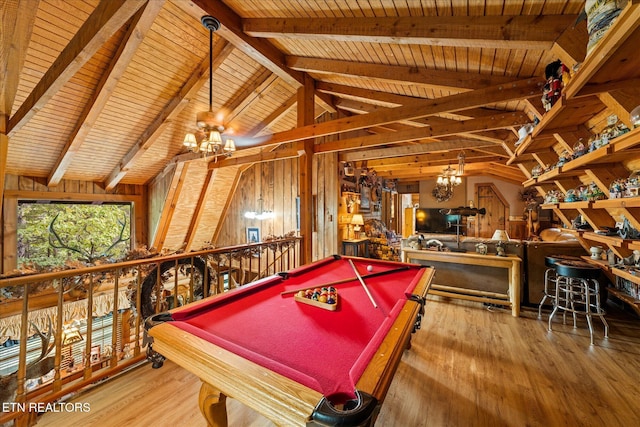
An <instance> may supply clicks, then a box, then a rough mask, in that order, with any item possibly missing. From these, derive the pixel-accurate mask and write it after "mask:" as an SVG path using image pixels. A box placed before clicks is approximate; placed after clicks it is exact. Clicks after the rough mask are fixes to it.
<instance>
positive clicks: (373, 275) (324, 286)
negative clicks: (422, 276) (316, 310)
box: [280, 266, 409, 295]
mask: <svg viewBox="0 0 640 427" xmlns="http://www.w3.org/2000/svg"><path fill="white" fill-rule="evenodd" d="M408 269H409V267H408V266H404V267H398V268H392V269H391V270H385V271H378V272H377V273H371V274H365V275H364V276H362V278H363V279H368V278H370V277H376V276H383V275H385V274H391V273H397V272H398V271H403V270H408ZM354 280H358V278H357V277H349V278H347V279H340V280H335V281H333V282H329V283H323V284H321V285H317V286H307V287H304V288H300V289H292V290H290V291H283V292H280V295H288V294H295V293H297V292H300V291H306V290H307V289H313V288H328V287H329V286H335V285H341V284H343V283H348V282H353V281H354Z"/></svg>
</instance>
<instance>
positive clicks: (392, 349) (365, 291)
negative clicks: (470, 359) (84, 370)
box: [145, 255, 433, 426]
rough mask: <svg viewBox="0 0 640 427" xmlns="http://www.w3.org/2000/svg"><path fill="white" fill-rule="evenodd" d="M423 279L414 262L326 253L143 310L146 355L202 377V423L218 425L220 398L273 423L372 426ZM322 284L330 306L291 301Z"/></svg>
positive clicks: (223, 419)
mask: <svg viewBox="0 0 640 427" xmlns="http://www.w3.org/2000/svg"><path fill="white" fill-rule="evenodd" d="M354 268H355V269H356V270H357V274H356V272H354ZM358 275H359V276H360V277H361V279H362V280H359V278H358ZM432 278H433V269H432V268H429V267H425V266H421V265H417V264H407V263H400V262H390V261H380V260H374V259H367V258H358V257H346V256H340V255H334V256H332V257H328V258H326V259H323V260H320V261H317V262H314V263H311V264H308V265H304V266H301V267H298V268H296V269H293V270H290V271H288V272H286V273H279V274H277V275H274V276H270V277H267V278H265V279H262V280H259V281H256V282H254V283H252V284H250V285H246V286H243V287H241V288H238V289H235V290H232V291H229V292H227V293H224V294H221V295H218V296H214V297H211V298H207V299H204V300H201V301H198V302H196V303H193V304H190V305H188V306H184V307H180V308H177V309H174V310H171V311H169V312H165V313H160V314H157V315H155V316H151V317H150V318H148V319H147V320H146V322H145V335H146V337H145V340H146V341H147V343H148V349H147V352H148V355H149V358H150V360H152V361H153V362H154V367H159V366H161V364H162V361H163V360H164V358H165V357H166V358H168V359H170V360H172V361H174V362H175V363H177V364H178V365H180V366H182V367H183V368H185V369H187V370H189V371H191V372H193V373H194V374H195V375H197V376H198V377H199V378H200V379H201V380H202V382H203V384H202V388H201V390H200V396H199V406H200V409H201V411H202V413H203V415H204V417H205V418H206V419H207V422H208V423H209V425H213V426H226V425H227V413H226V407H225V400H226V396H229V397H232V398H234V399H236V400H238V401H240V402H242V403H244V404H245V405H247V406H249V407H251V408H253V409H255V410H256V411H258V412H259V413H262V414H263V415H264V416H266V417H267V418H269V419H271V420H272V421H273V422H274V423H276V424H277V425H287V426H290V425H307V426H324V425H345V426H348V425H352V426H364V425H373V423H374V422H375V418H376V416H377V414H378V412H379V409H380V405H381V404H382V402H383V400H384V397H385V395H386V392H387V389H388V388H389V385H390V384H391V380H392V379H393V376H394V374H395V371H396V369H397V366H398V364H399V362H400V358H401V356H402V353H403V351H404V350H405V349H406V348H407V347H408V346H409V340H410V336H411V333H412V332H415V330H416V329H417V328H419V325H420V319H421V315H422V313H423V311H424V302H425V297H426V294H427V291H428V288H429V286H430V283H431V279H432ZM363 283H364V285H363ZM329 286H333V287H335V289H336V290H337V295H338V298H337V303H336V304H337V305H336V306H335V310H328V309H325V308H322V307H319V306H315V305H310V304H306V303H302V302H300V301H298V300H297V299H296V298H295V291H297V290H300V289H306V288H316V287H319V288H322V287H329ZM176 392H177V393H179V392H180V390H176Z"/></svg>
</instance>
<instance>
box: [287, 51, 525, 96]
mask: <svg viewBox="0 0 640 427" xmlns="http://www.w3.org/2000/svg"><path fill="white" fill-rule="evenodd" d="M287 65H288V66H289V67H291V68H292V69H294V70H299V71H305V72H307V73H321V74H341V75H351V76H358V77H369V78H373V79H380V80H388V81H393V82H394V83H396V84H402V85H408V86H411V85H415V84H419V85H422V86H425V87H428V88H431V89H437V90H445V91H454V92H461V91H467V90H473V89H480V88H483V87H487V86H495V85H498V84H505V83H508V82H511V81H513V78H512V77H507V76H493V75H487V74H479V73H464V72H458V71H448V70H433V69H427V68H417V67H401V66H396V65H384V64H371V63H364V62H356V61H337V60H335V59H323V58H303V57H299V56H289V57H287Z"/></svg>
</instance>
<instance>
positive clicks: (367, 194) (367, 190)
mask: <svg viewBox="0 0 640 427" xmlns="http://www.w3.org/2000/svg"><path fill="white" fill-rule="evenodd" d="M360 210H361V211H363V212H369V210H371V187H367V186H364V185H363V186H362V187H360Z"/></svg>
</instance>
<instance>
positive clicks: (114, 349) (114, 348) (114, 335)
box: [110, 268, 120, 368]
mask: <svg viewBox="0 0 640 427" xmlns="http://www.w3.org/2000/svg"><path fill="white" fill-rule="evenodd" d="M119 279H120V269H119V268H118V269H116V274H115V280H114V282H115V284H114V286H113V311H112V312H111V313H112V315H111V316H112V323H111V363H110V366H111V367H112V368H113V367H115V366H116V365H117V364H118V354H117V353H118V325H119V322H118V292H119V289H118V284H119Z"/></svg>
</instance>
